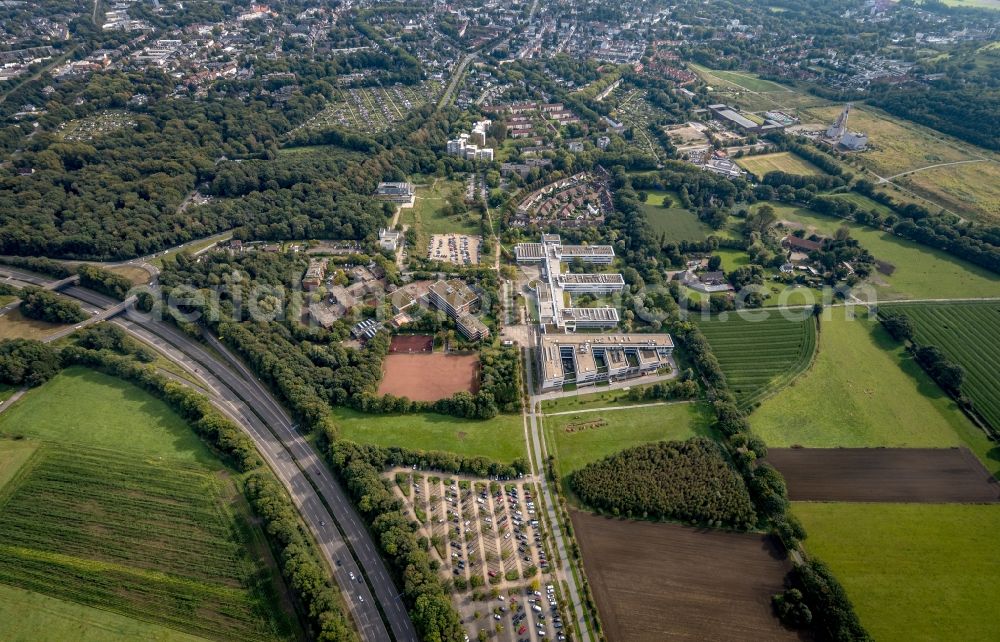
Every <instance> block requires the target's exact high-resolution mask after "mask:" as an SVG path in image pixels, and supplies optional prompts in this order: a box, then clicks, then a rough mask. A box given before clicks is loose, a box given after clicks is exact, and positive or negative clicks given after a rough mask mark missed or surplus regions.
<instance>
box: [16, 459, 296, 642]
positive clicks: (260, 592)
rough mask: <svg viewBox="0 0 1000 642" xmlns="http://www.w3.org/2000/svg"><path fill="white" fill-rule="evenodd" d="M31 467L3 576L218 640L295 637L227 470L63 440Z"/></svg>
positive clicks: (19, 489)
mask: <svg viewBox="0 0 1000 642" xmlns="http://www.w3.org/2000/svg"><path fill="white" fill-rule="evenodd" d="M28 468H29V469H28V470H27V471H24V470H22V471H21V474H20V475H19V476H18V479H17V480H16V481H15V482H12V483H9V484H7V485H6V486H5V488H4V490H3V494H2V495H0V583H3V584H9V585H12V586H15V587H19V588H23V589H27V590H30V591H35V592H38V593H43V594H45V595H49V596H52V597H56V598H59V599H63V600H66V601H69V602H76V603H79V604H83V605H88V606H95V607H99V608H101V609H104V610H107V611H111V612H113V613H118V614H120V615H124V616H127V617H131V618H134V619H137V620H144V621H148V622H155V623H157V624H161V625H163V626H165V627H168V628H172V629H176V630H180V631H185V632H189V633H193V634H196V635H200V636H204V637H208V638H212V639H232V640H273V639H286V638H289V637H290V634H289V633H288V631H287V630H285V629H286V626H285V625H284V624H282V623H281V617H280V616H277V615H276V614H275V613H273V612H272V609H273V608H276V602H275V601H274V600H273V597H274V596H273V595H268V590H267V589H266V588H265V587H266V585H267V579H269V578H268V577H267V571H266V570H265V569H264V568H263V564H262V563H260V562H258V561H257V560H255V559H254V558H253V557H252V556H251V555H249V554H248V553H247V551H246V545H247V542H246V541H244V540H245V539H247V535H246V529H247V527H246V525H245V523H244V522H243V518H242V517H238V516H237V514H236V512H237V511H238V510H239V509H238V508H237V506H238V501H239V500H237V497H238V493H237V491H236V489H235V487H234V486H233V484H232V483H231V482H229V481H227V480H226V479H225V478H223V477H220V476H217V475H216V474H215V473H213V472H211V471H208V470H206V469H204V468H202V467H201V466H198V465H197V464H182V463H180V462H177V461H170V462H169V463H165V462H163V461H161V460H159V459H157V460H152V459H150V460H143V459H141V458H138V457H136V456H134V455H126V454H120V453H118V452H115V451H110V450H104V449H96V448H87V447H80V446H73V447H72V448H66V447H64V446H59V445H55V444H46V445H43V446H42V447H41V449H40V452H39V453H38V454H37V455H36V456H35V457H34V458H33V459H32V460H31V462H30V463H29V466H28ZM269 603H270V604H275V606H269Z"/></svg>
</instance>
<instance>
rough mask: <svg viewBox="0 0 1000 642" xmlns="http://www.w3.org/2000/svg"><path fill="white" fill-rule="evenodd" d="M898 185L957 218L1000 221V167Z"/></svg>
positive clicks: (942, 171) (952, 169) (963, 168)
mask: <svg viewBox="0 0 1000 642" xmlns="http://www.w3.org/2000/svg"><path fill="white" fill-rule="evenodd" d="M998 6H1000V0H998ZM898 182H899V183H900V184H901V185H905V186H906V187H908V188H910V189H912V190H913V191H914V192H916V193H917V194H920V195H921V196H924V197H926V198H928V199H930V200H932V201H934V202H935V203H939V204H941V205H943V206H944V207H946V208H948V209H949V210H951V211H952V212H955V213H956V214H960V215H962V216H967V217H969V218H972V219H975V220H979V221H982V222H983V223H992V224H996V223H997V222H998V221H1000V163H996V162H992V163H965V164H962V165H948V166H946V167H935V168H933V169H928V170H926V171H922V172H917V173H915V174H910V175H908V176H905V177H902V178H900V179H898Z"/></svg>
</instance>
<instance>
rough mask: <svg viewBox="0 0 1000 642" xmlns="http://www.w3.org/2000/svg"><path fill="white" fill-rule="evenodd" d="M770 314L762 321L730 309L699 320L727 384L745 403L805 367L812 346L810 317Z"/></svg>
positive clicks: (784, 382)
mask: <svg viewBox="0 0 1000 642" xmlns="http://www.w3.org/2000/svg"><path fill="white" fill-rule="evenodd" d="M794 314H795V316H796V318H786V317H785V316H784V315H783V314H778V313H770V314H768V315H767V316H766V317H763V319H764V320H759V319H758V318H754V319H744V318H742V317H740V316H737V315H735V314H730V315H728V317H726V318H725V319H724V320H721V319H720V318H718V317H716V318H713V319H710V320H706V321H702V322H700V327H701V331H702V332H703V333H704V334H705V337H706V338H707V339H708V342H709V344H710V345H711V346H712V352H713V353H714V354H715V356H716V358H717V359H718V360H719V364H720V365H721V366H722V372H723V373H724V374H725V375H726V380H727V381H728V382H729V387H730V388H731V389H732V390H733V393H734V394H735V395H736V399H737V401H738V402H739V403H740V405H741V406H744V407H748V406H751V405H753V404H755V403H757V402H759V401H760V400H761V399H763V398H764V397H766V396H767V395H768V394H770V393H771V392H773V391H775V390H778V389H779V388H782V387H784V386H786V385H788V384H789V383H790V382H791V381H792V380H793V379H795V377H797V376H798V375H800V374H802V373H803V372H805V370H806V369H807V368H808V367H809V363H810V361H811V360H812V356H813V353H814V352H815V351H816V321H815V320H814V319H813V318H812V317H811V316H808V317H806V318H802V317H803V316H804V315H806V314H807V313H806V312H804V311H801V310H796V311H795V313H794Z"/></svg>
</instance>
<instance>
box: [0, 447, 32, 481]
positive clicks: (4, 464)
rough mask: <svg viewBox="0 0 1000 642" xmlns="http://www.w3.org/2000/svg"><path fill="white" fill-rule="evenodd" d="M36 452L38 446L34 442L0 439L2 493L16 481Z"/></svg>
mask: <svg viewBox="0 0 1000 642" xmlns="http://www.w3.org/2000/svg"><path fill="white" fill-rule="evenodd" d="M36 450H38V444H37V443H36V442H33V441H24V440H22V441H13V440H10V439H0V492H2V491H3V487H4V486H5V485H6V484H7V483H8V482H9V481H10V480H12V479H14V477H15V476H16V475H17V473H18V471H19V470H21V467H22V466H24V464H25V463H26V462H27V461H28V460H29V459H31V456H32V455H33V454H35V451H36Z"/></svg>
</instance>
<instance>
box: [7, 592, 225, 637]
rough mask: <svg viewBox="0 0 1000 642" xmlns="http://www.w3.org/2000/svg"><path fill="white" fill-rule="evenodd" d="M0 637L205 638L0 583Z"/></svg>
mask: <svg viewBox="0 0 1000 642" xmlns="http://www.w3.org/2000/svg"><path fill="white" fill-rule="evenodd" d="M0 639H2V640H7V641H8V642H40V641H44V640H52V641H56V640H73V641H74V642H134V641H135V640H150V641H155V642H195V641H196V640H204V639H206V638H201V637H196V636H194V635H191V634H188V633H182V632H181V631H175V630H173V629H168V628H166V627H163V626H158V625H156V624H151V623H148V622H142V621H140V620H133V619H131V618H127V617H124V616H121V615H118V614H116V613H111V612H110V611H105V610H102V609H95V608H93V607H89V606H83V605H81V604H74V603H73V602H66V601H64V600H59V599H56V598H54V597H49V596H47V595H42V594H41V593H35V592H34V591H27V590H24V589H19V588H15V587H13V586H6V585H4V584H0Z"/></svg>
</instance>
